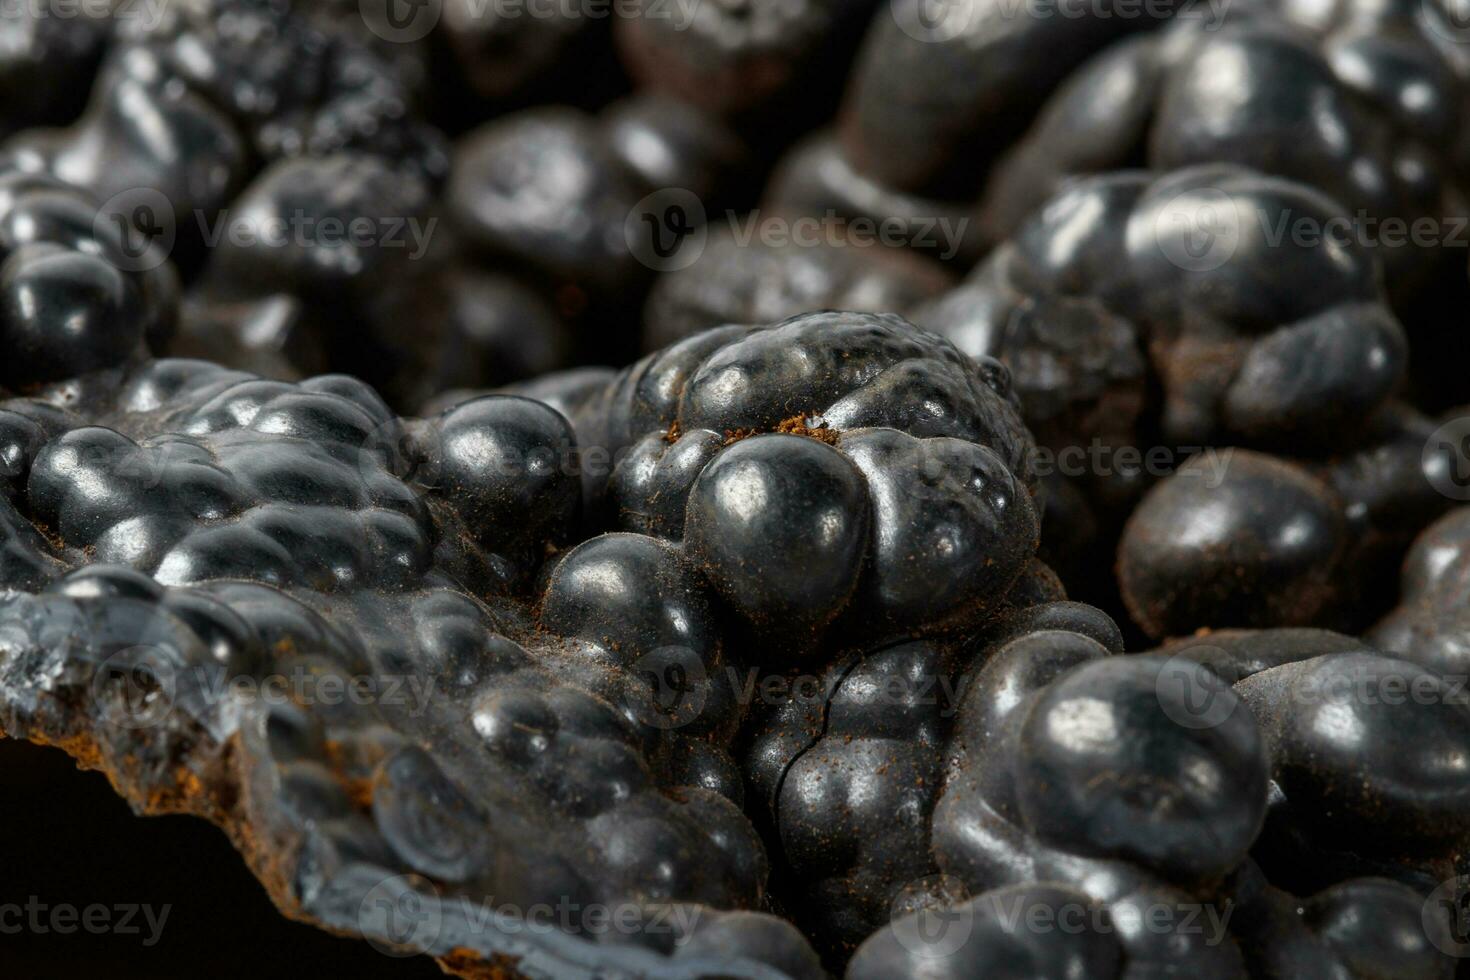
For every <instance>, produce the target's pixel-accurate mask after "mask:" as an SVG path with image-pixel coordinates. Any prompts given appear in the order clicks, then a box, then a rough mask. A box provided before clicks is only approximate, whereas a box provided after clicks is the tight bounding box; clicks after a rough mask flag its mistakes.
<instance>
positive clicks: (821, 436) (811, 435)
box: [776, 415, 838, 446]
mask: <svg viewBox="0 0 1470 980" xmlns="http://www.w3.org/2000/svg"><path fill="white" fill-rule="evenodd" d="M776 431H777V432H782V433H785V434H786V435H788V436H806V437H807V438H808V439H815V440H817V441H818V442H825V443H826V444H827V445H829V446H835V445H837V439H838V435H837V430H836V429H829V428H827V423H825V422H823V423H822V424H821V425H819V426H817V427H816V428H815V429H814V428H812V427H810V426H808V425H807V424H806V416H804V415H793V416H791V418H789V419H784V420H782V422H781V423H780V424H779V425H777V426H776Z"/></svg>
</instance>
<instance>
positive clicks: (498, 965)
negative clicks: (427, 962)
mask: <svg viewBox="0 0 1470 980" xmlns="http://www.w3.org/2000/svg"><path fill="white" fill-rule="evenodd" d="M519 962H520V957H518V956H506V955H504V954H497V955H495V956H491V957H489V958H488V959H487V958H486V957H485V955H484V954H483V953H477V952H475V951H474V950H473V949H466V948H465V947H463V946H456V947H455V948H454V949H451V950H450V951H449V952H448V953H447V954H445V955H444V956H441V957H438V963H439V969H441V970H443V971H444V972H445V973H447V974H449V975H450V976H455V977H465V978H466V980H523V978H524V977H525V974H524V973H522V972H521V971H520V970H519V969H517V968H516V964H517V963H519Z"/></svg>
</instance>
